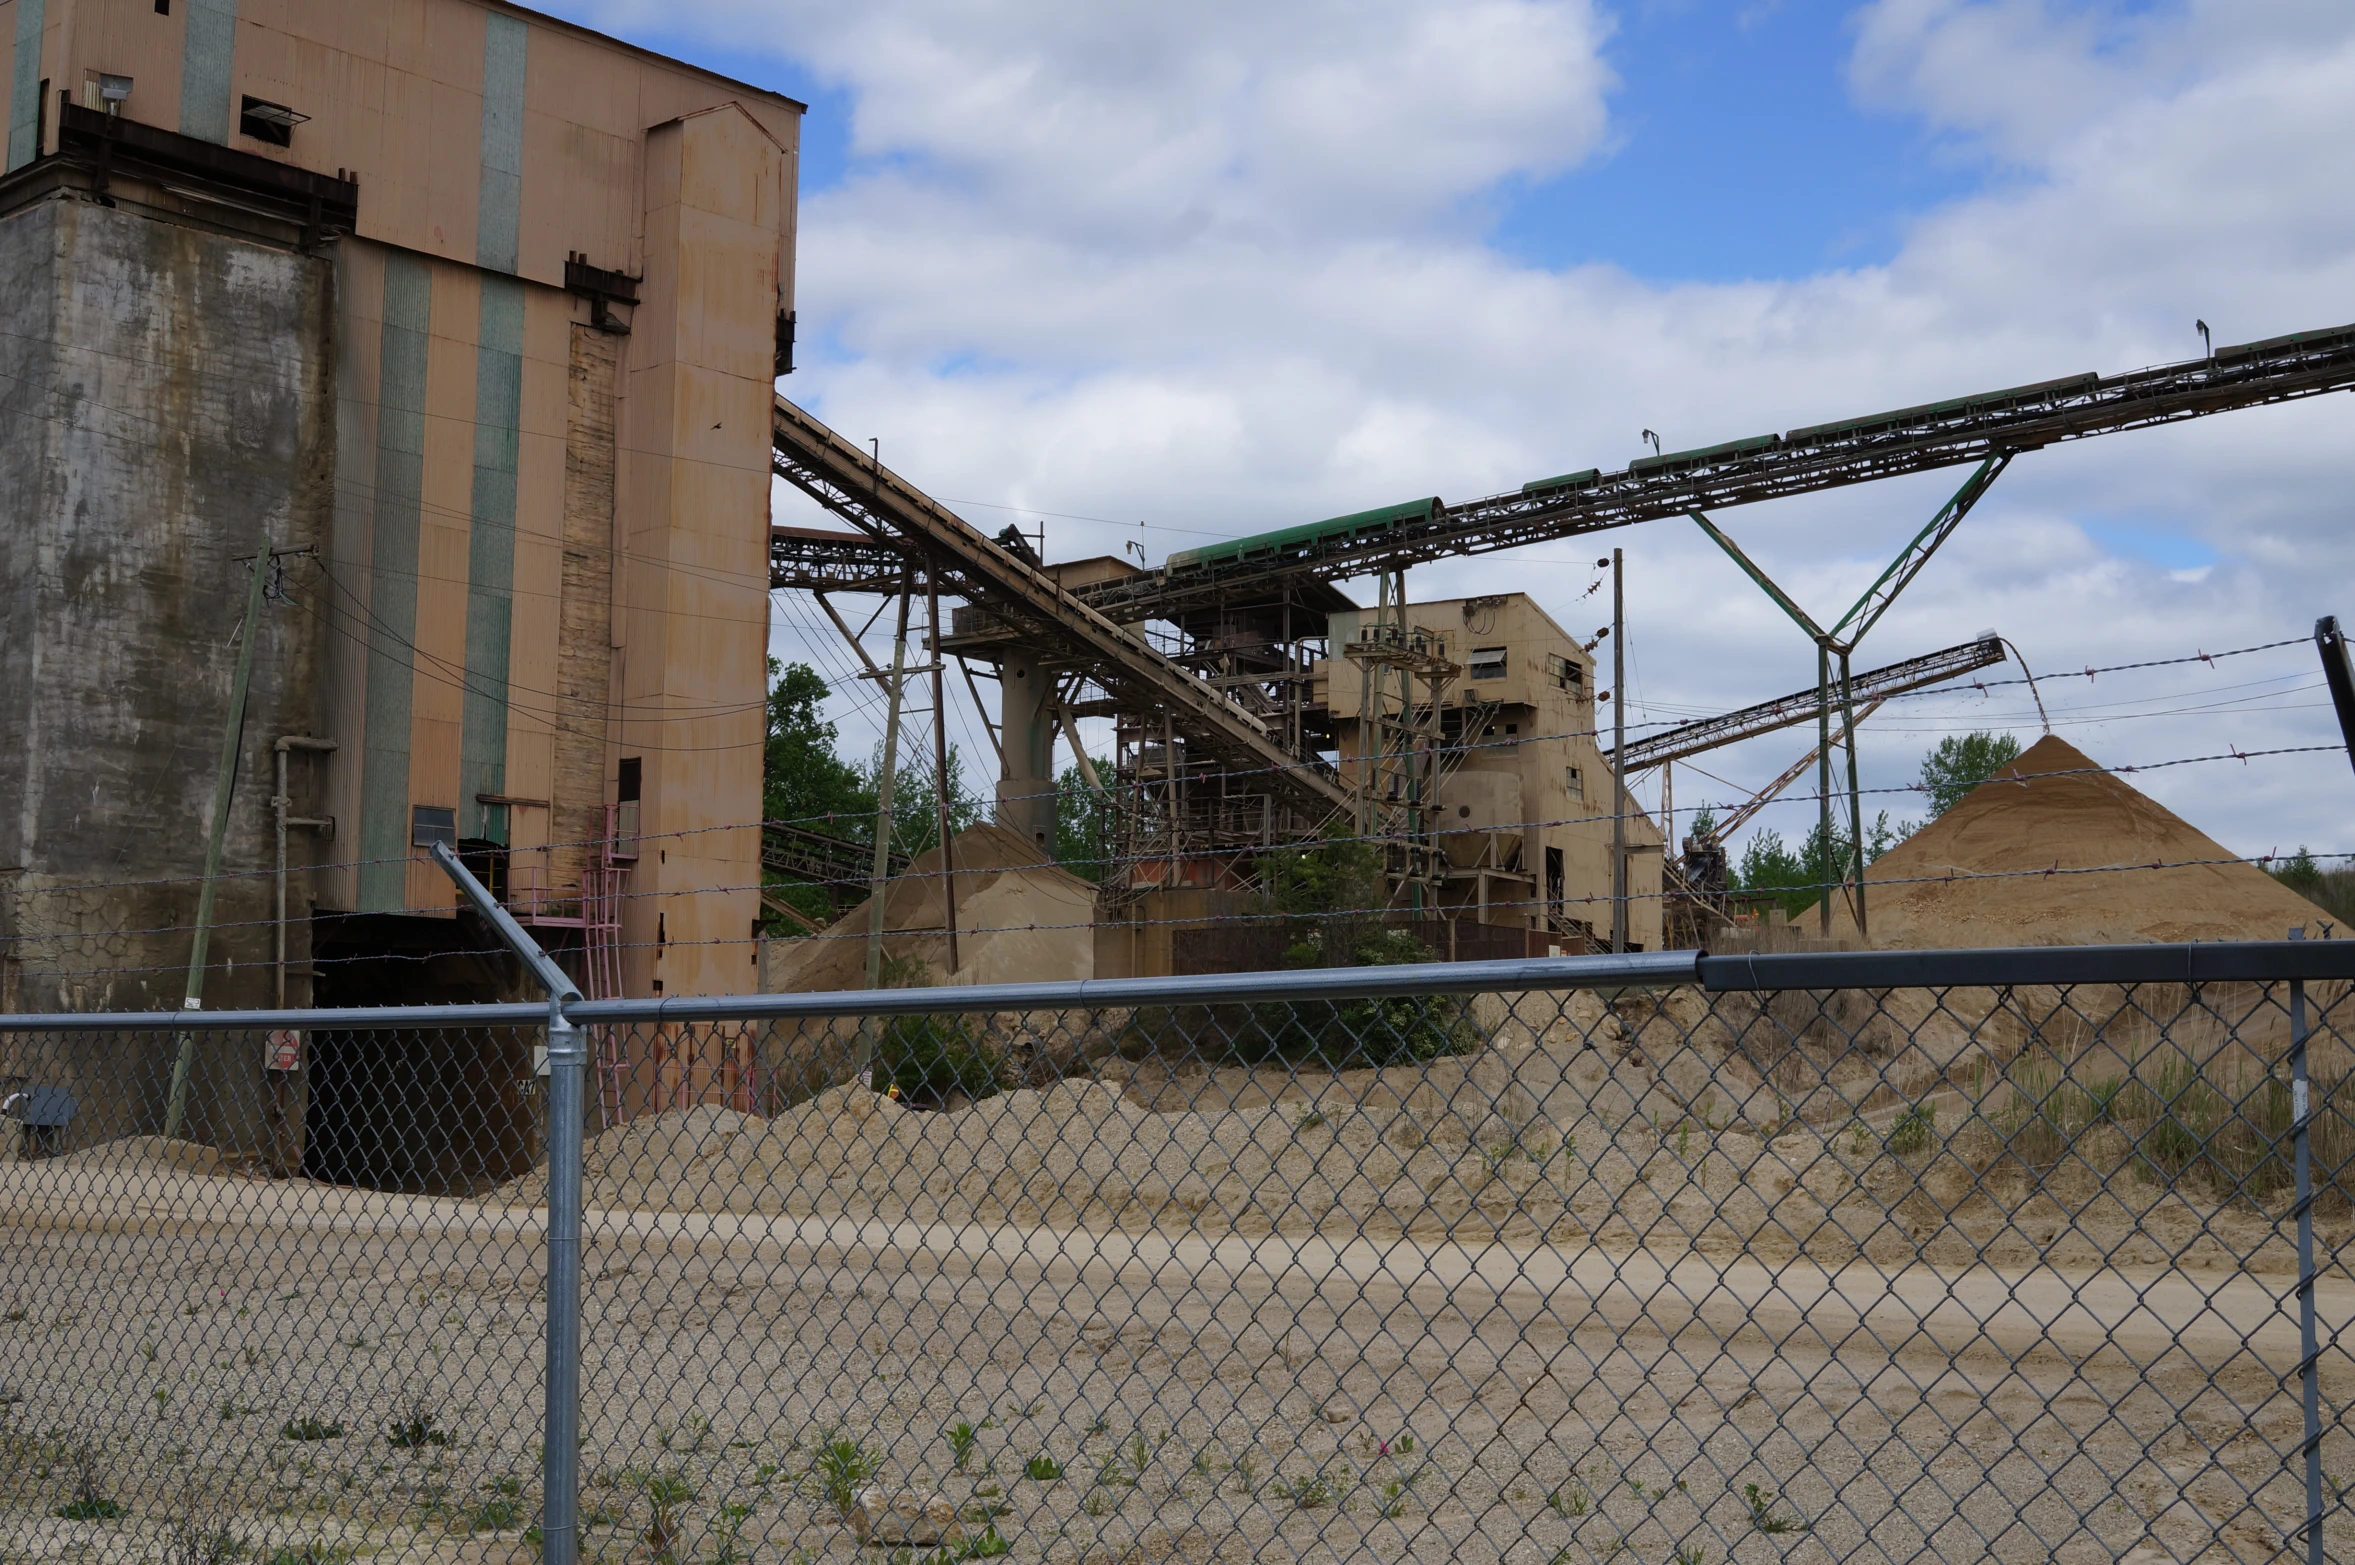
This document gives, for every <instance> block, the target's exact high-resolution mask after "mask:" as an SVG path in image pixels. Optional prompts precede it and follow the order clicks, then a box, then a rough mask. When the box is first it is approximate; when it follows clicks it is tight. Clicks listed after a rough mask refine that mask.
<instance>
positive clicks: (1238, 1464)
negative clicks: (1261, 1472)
mask: <svg viewBox="0 0 2355 1565" xmlns="http://www.w3.org/2000/svg"><path fill="white" fill-rule="evenodd" d="M1258 1465H1259V1464H1258V1463H1256V1462H1254V1461H1253V1460H1252V1458H1251V1453H1250V1452H1249V1451H1245V1452H1244V1453H1243V1454H1242V1455H1241V1456H1238V1457H1236V1458H1235V1481H1236V1483H1237V1484H1238V1485H1240V1486H1241V1488H1242V1490H1243V1492H1244V1493H1245V1494H1249V1493H1250V1492H1251V1489H1252V1486H1253V1484H1254V1483H1255V1482H1256V1481H1257V1477H1258V1474H1257V1468H1258Z"/></svg>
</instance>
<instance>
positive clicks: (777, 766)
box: [761, 658, 875, 934]
mask: <svg viewBox="0 0 2355 1565" xmlns="http://www.w3.org/2000/svg"><path fill="white" fill-rule="evenodd" d="M832 694H833V692H832V691H831V690H829V689H828V688H827V686H826V681H825V680H823V679H821V678H819V677H818V673H817V671H816V670H815V669H813V668H811V667H810V666H809V665H808V664H806V663H792V664H780V663H779V662H778V661H777V660H776V659H775V658H771V659H769V696H768V705H769V711H768V732H767V735H766V737H765V739H764V741H763V744H762V753H761V813H762V814H763V815H764V816H765V817H766V818H767V819H769V820H772V821H782V822H785V823H787V824H790V825H795V826H800V827H803V828H805V829H807V830H810V831H822V832H827V833H829V834H831V835H833V836H837V837H841V838H844V839H846V840H848V841H852V842H869V843H871V842H873V841H874V840H875V828H874V821H875V795H874V793H873V791H872V790H870V789H869V788H868V787H867V782H866V779H865V778H864V777H862V776H861V775H860V774H859V769H858V768H857V767H855V766H853V765H851V764H850V763H849V762H848V761H845V760H843V759H842V757H841V756H840V755H839V754H837V753H836V751H835V744H836V740H837V736H836V732H835V728H834V725H833V724H832V723H830V722H828V721H826V718H825V716H824V703H825V701H826V698H827V697H828V696H830V695H832ZM761 882H762V886H763V889H764V890H766V891H767V892H768V893H769V894H770V895H771V896H773V897H775V898H777V899H778V900H780V901H783V902H786V903H788V904H790V905H791V906H793V907H794V908H796V909H798V910H799V911H800V912H801V914H802V916H803V917H804V918H806V919H808V920H810V921H812V922H814V923H820V924H823V923H824V922H825V921H826V919H827V918H828V917H829V915H830V914H831V913H832V907H831V905H830V904H829V903H828V901H827V898H826V893H825V892H824V891H822V890H820V889H819V888H818V887H816V886H812V885H808V884H805V883H803V882H799V881H793V880H789V879H787V878H786V877H785V876H782V875H779V874H776V873H775V872H773V871H770V870H766V869H764V870H763V871H762V872H761ZM762 927H763V928H764V929H766V930H767V931H768V932H769V933H771V934H789V933H790V934H798V933H800V932H801V928H800V926H799V925H797V924H795V923H794V922H793V921H792V920H790V919H787V918H785V917H783V916H782V915H774V914H768V913H764V914H763V916H762Z"/></svg>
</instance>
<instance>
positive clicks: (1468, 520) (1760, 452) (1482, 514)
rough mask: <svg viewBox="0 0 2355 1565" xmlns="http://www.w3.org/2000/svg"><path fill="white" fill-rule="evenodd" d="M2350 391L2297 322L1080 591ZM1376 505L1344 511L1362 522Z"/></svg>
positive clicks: (1413, 556)
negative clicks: (2233, 341) (2119, 365)
mask: <svg viewBox="0 0 2355 1565" xmlns="http://www.w3.org/2000/svg"><path fill="white" fill-rule="evenodd" d="M2347 390H2355V326H2340V327H2333V328H2330V329H2328V330H2323V331H2311V332H2299V333H2295V334H2293V335H2291V336H2287V337H2275V338H2269V339H2267V340H2265V341H2263V342H2253V343H2246V344H2243V345H2241V346H2239V347H2232V348H2222V349H2219V350H2217V352H2216V355H2215V357H2214V358H2211V359H2194V360H2191V361H2189V362H2186V363H2181V364H2169V365H2162V366H2160V367H2158V368H2156V369H2146V370H2134V371H2131V372H2128V373H2126V374H2122V375H2112V376H2108V377H2103V376H2099V375H2092V374H2085V375H2074V376H2068V377H2065V378H2063V379H2060V380H2050V381H2041V382H2038V383H2037V384H2035V385H2031V386H2017V387H2013V388H2011V389H2009V390H2005V391H1995V392H1988V393H1985V394H1982V395H1980V396H1975V397H1958V398H1956V399H1954V400H1952V401H1949V402H1937V403H1928V404H1924V405H1923V406H1920V407H1912V408H1900V409H1897V410H1895V411H1892V412H1887V413H1875V414H1869V415H1866V416H1865V417H1862V418H1851V419H1841V420H1837V421H1834V422H1832V423H1828V424H1815V425H1809V426H1807V427H1805V428H1801V429H1794V430H1791V431H1789V432H1788V433H1785V434H1780V435H1755V436H1752V437H1750V438H1748V439H1744V440H1732V441H1727V442H1724V443H1723V444H1720V445H1714V446H1707V447H1703V448H1700V449H1698V450H1693V451H1672V452H1667V453H1665V454H1663V455H1659V456H1652V457H1646V458H1643V459H1642V460H1640V461H1637V462H1634V463H1631V464H1630V465H1629V466H1628V467H1627V468H1626V469H1625V470H1623V471H1620V472H1615V473H1605V472H1600V471H1597V470H1594V469H1588V470H1586V471H1583V472H1576V473H1565V474H1563V475H1562V476H1560V477H1559V478H1551V479H1540V480H1538V481H1536V482H1534V483H1530V484H1527V485H1524V486H1523V487H1522V488H1520V489H1518V490H1514V491H1512V492H1509V493H1506V494H1501V495H1492V496H1490V497H1489V498H1487V499H1485V500H1474V501H1471V502H1469V503H1467V504H1464V505H1452V506H1451V505H1438V506H1430V507H1428V508H1427V509H1426V508H1424V507H1423V506H1421V505H1420V504H1418V505H1415V506H1407V507H1394V508H1392V509H1393V510H1395V511H1398V512H1400V513H1402V514H1401V515H1400V516H1399V517H1398V519H1397V520H1395V521H1391V522H1387V523H1386V524H1384V525H1381V526H1366V525H1353V526H1347V527H1341V526H1336V527H1332V528H1329V529H1317V528H1293V529H1287V530H1285V531H1283V532H1279V533H1271V534H1268V535H1266V536H1265V538H1263V539H1258V540H1250V541H1251V542H1253V543H1261V544H1265V545H1266V546H1265V547H1262V548H1257V549H1252V550H1243V551H1237V550H1235V549H1233V548H1232V547H1220V548H1213V549H1204V550H1190V551H1187V554H1189V555H1191V556H1193V559H1192V560H1191V561H1188V560H1186V559H1185V557H1184V556H1180V557H1179V558H1178V559H1176V560H1173V562H1172V564H1171V565H1170V566H1168V567H1165V568H1164V569H1162V570H1157V571H1148V572H1145V573H1143V574H1141V575H1138V576H1135V577H1131V578H1129V579H1127V580H1125V581H1120V582H1107V583H1103V584H1101V585H1099V586H1097V587H1096V588H1094V589H1092V590H1090V591H1089V592H1087V593H1086V594H1085V595H1084V596H1085V598H1086V601H1087V602H1089V603H1090V604H1092V605H1093V606H1094V607H1096V608H1098V609H1100V610H1102V611H1103V613H1105V614H1106V615H1108V616H1109V617H1111V618H1113V619H1116V620H1120V621H1123V622H1127V621H1134V620H1142V619H1148V618H1155V619H1158V618H1167V617H1170V616H1171V615H1173V614H1175V613H1177V612H1179V611H1181V610H1183V609H1185V608H1188V607H1190V606H1194V605H1198V604H1203V603H1208V602H1213V601H1215V600H1216V599H1218V598H1219V597H1220V596H1222V595H1225V594H1229V593H1232V592H1233V591H1234V590H1236V589H1237V588H1239V587H1242V586H1244V585H1246V584H1257V583H1260V582H1263V581H1265V580H1267V579H1269V578H1273V577H1279V576H1287V575H1311V576H1315V577H1318V578H1321V579H1323V580H1326V581H1340V580H1344V579H1346V578H1349V577H1353V576H1365V575H1371V574H1373V573H1375V572H1377V571H1384V570H1399V569H1404V568H1405V567H1407V566H1410V565H1419V564H1425V563H1428V562H1429V561H1432V560H1440V559H1450V558H1454V557H1456V556H1459V555H1468V554H1487V553H1491V552H1493V551H1495V550H1499V549H1513V548H1518V547H1520V546H1521V545H1523V544H1529V543H1538V542H1543V541H1545V540H1547V539H1555V538H1565V537H1570V536H1573V535H1576V534H1579V533H1589V532H1599V531H1602V530H1603V529H1606V528H1612V527H1626V526H1629V525H1631V524H1633V523H1636V522H1645V521H1653V520H1657V519H1660V518H1663V517H1676V516H1683V515H1685V514H1687V513H1688V512H1691V511H1695V510H1702V511H1716V510H1723V509H1726V508H1728V507H1731V506H1737V505H1748V504H1750V503H1752V502H1753V501H1758V500H1773V499H1778V498H1781V497H1783V496H1786V495H1799V494H1812V493H1815V492H1817V491H1819V490H1825V489H1836V488H1839V487H1842V486H1844V485H1847V484H1858V483H1865V482H1868V481H1870V480H1872V479H1877V478H1892V477H1896V476H1897V475H1899V474H1903V473H1918V472H1923V471H1927V470H1929V469H1933V468H1941V467H1955V466H1959V465H1961V464H1964V463H1969V462H1979V461H1984V460H1986V458H1988V457H1989V456H1991V455H1993V454H1995V453H1997V452H2000V451H2033V450H2036V449H2038V448H2040V447H2043V446H2049V445H2055V444H2058V443H2060V442H2062V441H2067V440H2082V439H2085V438H2087V437H2089V436H2092V435H2106V434H2114V433H2117V432H2119V431H2121V430H2128V429H2141V428H2145V427H2148V426H2150V425H2154V424H2171V423H2177V422H2180V421H2182V420H2184V419H2192V418H2203V417H2206V416H2207V415H2209V414H2212V413H2226V412H2230V411H2232V410H2234V409H2236V408H2248V407H2262V406H2265V405H2266V404H2269V403H2274V402H2286V401H2289V400H2291V399H2293V398H2297V397H2311V396H2319V395H2321V394H2323V393H2325V392H2333V391H2347ZM1382 514H1383V513H1380V512H1368V513H1363V515H1361V516H1360V517H1356V518H1342V519H1340V520H1343V521H1351V522H1356V523H1361V524H1362V523H1363V521H1364V517H1366V516H1378V515H1382Z"/></svg>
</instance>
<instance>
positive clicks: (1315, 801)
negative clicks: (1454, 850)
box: [771, 397, 1351, 816]
mask: <svg viewBox="0 0 2355 1565" xmlns="http://www.w3.org/2000/svg"><path fill="white" fill-rule="evenodd" d="M771 424H772V429H771V439H772V445H773V447H774V449H773V451H772V453H771V461H772V464H773V466H774V467H775V469H776V472H777V476H779V477H780V478H783V479H784V480H785V481H786V482H787V483H789V484H792V485H793V486H794V487H795V488H797V489H799V490H800V491H801V492H802V493H804V494H806V495H808V496H809V497H810V498H811V499H813V500H816V501H817V502H818V503H819V504H820V505H823V506H825V507H826V508H827V509H828V510H830V511H832V512H834V513H835V514H836V515H838V516H840V517H842V518H843V519H844V520H845V521H848V522H849V523H850V524H851V525H852V526H853V527H856V528H857V529H859V531H860V532H862V533H864V534H866V535H867V536H868V537H869V538H872V539H875V540H878V541H888V542H890V543H892V544H894V545H896V546H897V547H899V548H901V549H903V550H905V551H907V552H909V553H911V554H913V555H915V556H916V557H917V558H919V559H921V560H923V561H926V562H928V563H929V565H930V566H931V568H932V569H934V570H935V571H937V572H938V574H939V580H940V585H941V589H942V591H943V592H944V593H953V594H954V595H955V596H958V597H962V598H964V599H966V600H967V601H968V602H971V603H974V604H976V605H978V606H980V607H982V608H985V609H986V610H988V612H989V613H991V614H992V615H994V616H996V617H997V618H998V619H1000V620H1002V621H1004V622H1006V623H1007V624H1010V625H1012V626H1014V627H1015V628H1016V629H1017V630H1018V631H1019V632H1021V634H1022V635H1023V636H1024V638H1025V639H1026V641H1027V642H1028V644H1029V646H1030V647H1031V649H1032V650H1033V651H1034V652H1035V653H1036V654H1037V655H1038V656H1039V657H1040V658H1041V659H1042V660H1044V661H1048V662H1060V663H1064V664H1067V665H1069V666H1070V667H1073V668H1079V669H1084V670H1086V671H1087V674H1088V677H1089V678H1090V679H1091V680H1092V681H1094V682H1095V683H1096V684H1098V685H1101V686H1102V687H1103V688H1104V689H1105V690H1106V692H1107V693H1109V694H1110V695H1112V696H1113V698H1114V699H1115V700H1118V701H1120V702H1121V703H1122V704H1123V705H1124V706H1125V707H1126V708H1127V709H1129V710H1132V711H1148V710H1154V709H1165V710H1167V711H1168V712H1169V714H1170V720H1171V723H1172V725H1173V726H1174V727H1175V728H1176V730H1177V731H1178V732H1179V733H1180V734H1183V735H1184V736H1185V738H1186V740H1187V742H1188V743H1189V744H1190V745H1192V746H1193V747H1194V748H1195V749H1196V750H1197V751H1199V752H1200V753H1202V754H1204V755H1205V756H1206V757H1214V758H1216V759H1218V760H1219V761H1221V762H1223V763H1225V765H1226V766H1227V767H1228V768H1229V769H1231V770H1233V771H1237V772H1254V771H1256V772H1259V773H1261V774H1262V775H1264V776H1265V778H1266V780H1267V787H1268V791H1269V792H1271V793H1274V794H1276V795H1278V796H1280V797H1283V798H1286V799H1289V800H1291V801H1292V802H1293V803H1295V804H1297V805H1298V806H1300V807H1302V808H1303V809H1304V810H1306V811H1308V812H1309V813H1310V814H1312V815H1316V816H1322V815H1323V814H1325V813H1326V812H1329V811H1334V810H1346V809H1348V808H1350V805H1351V799H1350V795H1349V794H1348V793H1347V792H1346V791H1344V790H1343V788H1342V787H1341V784H1340V783H1339V781H1338V780H1337V779H1335V778H1334V777H1332V776H1330V775H1329V774H1327V773H1326V772H1325V771H1324V770H1323V769H1322V768H1321V767H1320V766H1318V765H1316V764H1314V763H1313V762H1312V761H1311V760H1309V759H1308V758H1304V757H1296V756H1293V755H1291V754H1289V753H1287V752H1286V751H1285V749H1284V748H1283V746H1282V745H1280V744H1278V743H1277V742H1276V741H1275V740H1273V739H1271V738H1270V737H1269V736H1268V733H1267V731H1266V728H1265V726H1264V725H1262V724H1261V723H1260V722H1259V720H1258V719H1257V718H1254V717H1252V716H1251V715H1250V714H1249V713H1247V712H1245V711H1244V710H1243V709H1242V708H1241V707H1239V706H1237V705H1235V703H1233V702H1232V701H1230V700H1228V699H1227V698H1226V697H1225V696H1223V695H1221V694H1219V692H1218V691H1216V690H1214V689H1212V688H1211V687H1210V686H1209V685H1207V684H1205V683H1204V682H1203V681H1202V680H1200V679H1197V678H1196V677H1195V676H1194V675H1192V674H1190V673H1188V672H1187V671H1186V670H1185V669H1184V668H1182V667H1180V666H1179V665H1178V664H1176V663H1174V662H1172V661H1171V660H1170V659H1169V658H1167V657H1165V656H1163V655H1162V654H1161V653H1159V652H1156V651H1154V650H1153V649H1152V648H1151V647H1149V646H1147V645H1145V643H1144V642H1143V641H1142V640H1141V639H1140V638H1139V637H1138V636H1137V635H1135V634H1134V633H1133V632H1130V631H1128V630H1126V629H1123V628H1122V627H1121V626H1119V625H1115V624H1114V623H1112V622H1111V621H1110V620H1108V619H1106V618H1105V617H1104V616H1103V615H1102V614H1099V613H1098V612H1096V611H1095V610H1094V609H1093V608H1090V607H1089V606H1088V605H1087V604H1086V603H1085V602H1082V601H1081V600H1080V599H1079V598H1078V597H1076V596H1074V595H1073V594H1071V593H1069V592H1066V591H1065V590H1063V589H1062V588H1061V587H1059V586H1057V585H1056V583H1055V582H1054V580H1053V579H1052V578H1050V577H1048V576H1047V575H1046V574H1044V573H1043V572H1041V571H1040V570H1038V569H1037V568H1035V567H1034V566H1032V565H1030V564H1029V563H1027V562H1025V561H1023V560H1019V559H1017V558H1015V557H1014V556H1013V555H1012V554H1011V553H1009V552H1007V551H1006V550H1005V549H1003V548H1001V547H999V546H998V545H997V544H996V543H993V542H992V541H991V540H990V539H989V538H988V537H987V536H986V535H985V534H983V533H982V532H981V530H980V529H978V528H976V527H974V526H973V525H972V524H971V523H969V522H967V521H966V520H965V519H964V518H962V517H960V516H958V515H957V514H956V513H955V512H953V511H951V510H949V509H948V508H947V507H946V506H944V505H942V504H940V503H939V502H938V501H936V500H934V499H932V498H931V497H930V496H929V495H927V494H925V493H924V492H923V491H922V490H920V489H917V488H916V487H915V486H914V485H913V484H910V483H908V482H907V481H906V480H905V479H903V478H901V477H900V476H899V475H898V474H896V473H894V472H892V471H891V470H890V469H889V468H886V467H882V466H879V465H878V464H877V463H876V462H875V460H874V459H873V458H872V457H870V456H869V455H868V454H867V453H866V452H864V451H862V450H860V449H859V448H858V447H857V446H854V445H852V444H851V443H850V442H849V441H847V440H844V439H843V438H842V437H841V436H840V435H837V434H836V433H834V431H833V430H831V429H828V428H827V427H826V426H825V425H824V424H822V423H820V422H819V421H818V420H817V419H815V418H813V417H811V416H810V415H809V414H808V413H806V412H804V411H803V410H802V409H800V408H799V407H796V406H795V405H794V404H792V403H790V402H788V401H786V400H785V399H784V398H783V397H779V398H777V400H776V406H775V409H774V413H773V416H772V420H771ZM771 547H772V554H773V550H774V547H775V541H774V540H773V539H772V545H771ZM773 574H774V573H773V571H772V577H773Z"/></svg>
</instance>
